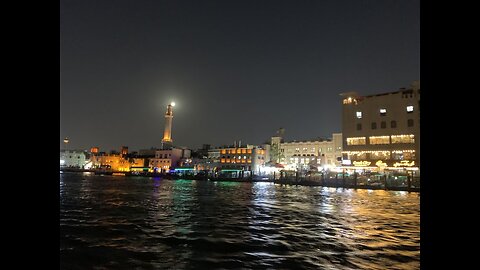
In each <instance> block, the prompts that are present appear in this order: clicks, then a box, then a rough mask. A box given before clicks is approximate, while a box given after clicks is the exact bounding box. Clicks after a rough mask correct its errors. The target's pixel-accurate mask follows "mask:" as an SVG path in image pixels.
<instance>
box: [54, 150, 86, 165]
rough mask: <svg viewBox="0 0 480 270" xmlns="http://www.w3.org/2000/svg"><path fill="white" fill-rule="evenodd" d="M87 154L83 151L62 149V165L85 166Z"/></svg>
mask: <svg viewBox="0 0 480 270" xmlns="http://www.w3.org/2000/svg"><path fill="white" fill-rule="evenodd" d="M85 164H86V156H85V153H84V152H82V151H69V150H64V151H60V167H71V168H84V166H85Z"/></svg>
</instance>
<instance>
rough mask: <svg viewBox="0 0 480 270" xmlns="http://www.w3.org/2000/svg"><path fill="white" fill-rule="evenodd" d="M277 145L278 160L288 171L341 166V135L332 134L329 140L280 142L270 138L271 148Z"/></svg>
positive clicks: (277, 138)
mask: <svg viewBox="0 0 480 270" xmlns="http://www.w3.org/2000/svg"><path fill="white" fill-rule="evenodd" d="M274 145H278V146H277V147H278V149H279V152H278V160H279V161H280V162H279V163H280V164H282V165H284V166H285V168H286V169H288V170H309V169H313V168H316V169H318V170H322V169H324V170H326V169H331V168H334V167H338V166H340V165H341V157H342V133H333V134H332V138H330V139H315V140H306V141H289V142H281V139H280V138H279V137H278V136H275V137H272V148H274V147H275V146H274Z"/></svg>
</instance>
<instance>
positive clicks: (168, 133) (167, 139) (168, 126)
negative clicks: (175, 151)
mask: <svg viewBox="0 0 480 270" xmlns="http://www.w3.org/2000/svg"><path fill="white" fill-rule="evenodd" d="M174 106H175V102H172V103H170V104H168V106H167V112H166V113H165V131H163V140H162V148H163V149H167V148H169V146H171V145H172V143H173V140H172V119H173V107H174Z"/></svg>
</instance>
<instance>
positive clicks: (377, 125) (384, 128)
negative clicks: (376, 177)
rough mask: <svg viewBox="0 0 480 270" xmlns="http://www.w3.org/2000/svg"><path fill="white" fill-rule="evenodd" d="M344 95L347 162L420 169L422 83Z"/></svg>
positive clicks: (358, 165)
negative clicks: (377, 92)
mask: <svg viewBox="0 0 480 270" xmlns="http://www.w3.org/2000/svg"><path fill="white" fill-rule="evenodd" d="M342 96H343V101H342V103H343V106H342V107H343V119H342V132H343V137H344V140H343V165H344V166H346V167H347V168H348V167H353V168H363V169H371V170H399V169H401V170H418V169H419V166H420V83H419V81H416V82H414V83H413V84H412V86H411V88H409V89H405V88H402V89H400V90H398V91H394V92H388V93H382V94H376V95H368V96H360V95H358V94H357V93H355V92H349V93H344V94H342Z"/></svg>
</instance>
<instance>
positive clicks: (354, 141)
mask: <svg viewBox="0 0 480 270" xmlns="http://www.w3.org/2000/svg"><path fill="white" fill-rule="evenodd" d="M366 143H367V138H366V137H353V138H347V145H365V144H366ZM329 148H330V149H331V147H329ZM327 151H328V150H327Z"/></svg>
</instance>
